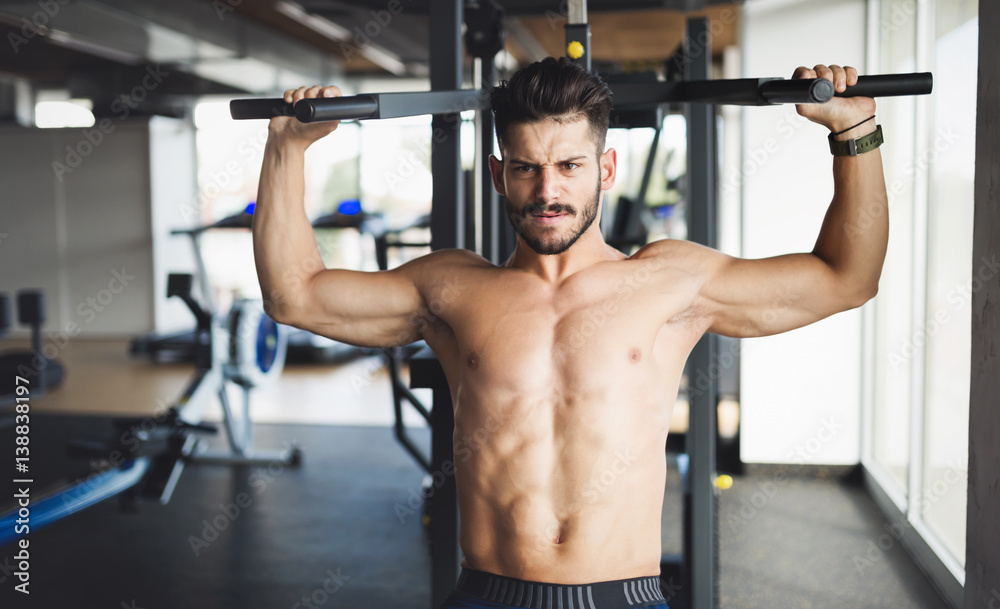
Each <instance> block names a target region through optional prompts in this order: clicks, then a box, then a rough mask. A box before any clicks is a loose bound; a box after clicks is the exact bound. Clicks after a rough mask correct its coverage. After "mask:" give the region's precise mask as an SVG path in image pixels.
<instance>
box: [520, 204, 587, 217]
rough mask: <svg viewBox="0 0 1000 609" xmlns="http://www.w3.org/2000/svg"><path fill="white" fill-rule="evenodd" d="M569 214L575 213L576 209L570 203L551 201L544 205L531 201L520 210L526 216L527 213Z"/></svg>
mask: <svg viewBox="0 0 1000 609" xmlns="http://www.w3.org/2000/svg"><path fill="white" fill-rule="evenodd" d="M563 213H564V214H569V215H576V209H574V208H573V206H572V205H563V204H562V203H553V204H552V205H546V204H545V203H532V204H531V205H529V206H527V207H525V208H524V210H523V211H522V212H521V215H522V216H525V217H527V216H528V215H529V214H563Z"/></svg>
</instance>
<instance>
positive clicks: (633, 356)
mask: <svg viewBox="0 0 1000 609" xmlns="http://www.w3.org/2000/svg"><path fill="white" fill-rule="evenodd" d="M628 359H629V361H630V362H632V363H633V364H638V363H639V362H640V361H641V360H642V351H640V350H638V349H636V348H635V347H632V348H631V349H629V350H628Z"/></svg>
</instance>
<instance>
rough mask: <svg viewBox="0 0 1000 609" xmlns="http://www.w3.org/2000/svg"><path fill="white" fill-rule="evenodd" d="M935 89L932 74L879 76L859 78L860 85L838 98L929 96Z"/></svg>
mask: <svg viewBox="0 0 1000 609" xmlns="http://www.w3.org/2000/svg"><path fill="white" fill-rule="evenodd" d="M933 88H934V78H933V75H932V74H931V73H930V72H914V73H911V74H879V75H874V76H858V84H856V85H854V86H851V87H847V89H846V90H845V91H844V92H843V93H837V94H836V95H837V97H892V96H896V95H927V94H929V93H930V92H931V90H932V89H933Z"/></svg>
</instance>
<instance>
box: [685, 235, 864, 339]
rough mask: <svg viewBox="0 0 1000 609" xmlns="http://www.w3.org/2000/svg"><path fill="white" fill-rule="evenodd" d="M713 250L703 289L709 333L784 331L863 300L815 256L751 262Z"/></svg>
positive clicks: (701, 295)
mask: <svg viewBox="0 0 1000 609" xmlns="http://www.w3.org/2000/svg"><path fill="white" fill-rule="evenodd" d="M710 251H711V250H710ZM711 252H712V253H711V254H706V257H707V260H706V262H705V265H704V268H705V281H704V283H703V284H702V286H701V289H700V291H699V299H700V303H699V307H700V308H701V309H703V311H704V312H705V313H706V315H707V317H708V322H709V327H708V331H709V332H714V333H717V334H723V335H725V336H733V337H739V338H747V337H754V336H768V335H771V334H779V333H781V332H787V331H789V330H793V329H795V328H800V327H802V326H806V325H808V324H811V323H814V322H816V321H819V320H821V319H823V318H825V317H828V316H830V315H833V314H834V313H838V312H841V311H845V310H847V309H851V308H854V307H857V306H860V304H862V303H863V300H861V301H859V299H858V298H855V295H854V294H852V293H851V292H850V291H849V290H847V289H846V287H845V285H844V283H843V282H842V281H841V279H840V277H839V276H838V275H837V274H836V272H834V270H833V269H831V268H830V266H829V265H827V264H826V263H825V262H824V261H823V260H822V259H820V258H819V257H818V256H815V255H813V254H787V255H783V256H775V257H772V258H763V259H759V260H746V259H742V258H733V257H731V256H726V255H725V254H721V253H719V252H714V251H711Z"/></svg>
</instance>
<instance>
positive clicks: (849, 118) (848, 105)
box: [792, 64, 875, 135]
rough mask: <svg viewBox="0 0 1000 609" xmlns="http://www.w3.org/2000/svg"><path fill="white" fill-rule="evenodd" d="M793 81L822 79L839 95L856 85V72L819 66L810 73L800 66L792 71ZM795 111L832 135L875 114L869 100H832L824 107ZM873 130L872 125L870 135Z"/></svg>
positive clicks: (802, 106)
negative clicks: (795, 79) (798, 79)
mask: <svg viewBox="0 0 1000 609" xmlns="http://www.w3.org/2000/svg"><path fill="white" fill-rule="evenodd" d="M792 78H825V79H827V80H829V81H830V82H832V83H833V88H834V90H835V91H837V92H838V93H842V92H843V91H844V90H845V89H846V88H847V87H849V86H851V85H855V84H857V82H858V71H857V70H856V69H854V68H852V67H851V66H844V67H840V66H838V65H829V66H826V65H823V64H819V65H817V66H815V67H813V68H812V69H809V68H806V67H804V66H800V67H798V68H796V69H795V72H794V73H793V74H792ZM795 111H796V112H798V113H799V115H800V116H804V117H805V118H808V119H809V120H811V121H813V122H815V123H819V124H820V125H823V126H824V127H826V128H827V129H829V130H830V131H832V132H838V131H843V130H844V129H847V128H849V127H851V126H853V125H856V124H858V123H860V122H861V121H863V120H865V119H866V118H868V117H870V116H872V115H873V114H875V100H874V99H872V98H870V97H834V98H833V99H831V100H830V101H828V102H826V103H825V104H798V105H797V106H795ZM874 128H875V125H874V121H873V123H872V125H871V129H869V131H870V130H874ZM845 135H847V134H845Z"/></svg>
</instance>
